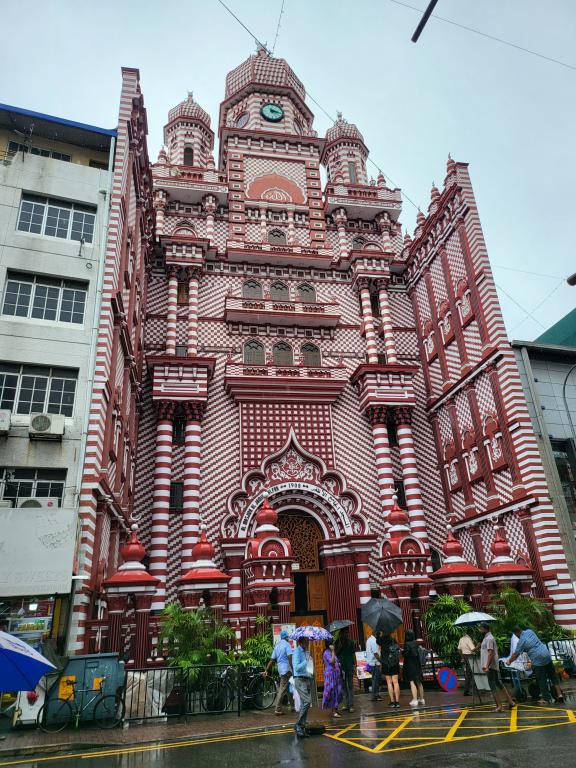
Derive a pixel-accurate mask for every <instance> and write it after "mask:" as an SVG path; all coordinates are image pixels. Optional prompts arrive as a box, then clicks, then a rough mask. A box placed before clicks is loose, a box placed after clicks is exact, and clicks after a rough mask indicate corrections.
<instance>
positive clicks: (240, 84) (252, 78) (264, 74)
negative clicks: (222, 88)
mask: <svg viewBox="0 0 576 768" xmlns="http://www.w3.org/2000/svg"><path fill="white" fill-rule="evenodd" d="M249 84H261V85H272V86H278V87H282V88H293V89H294V90H295V91H296V93H297V94H298V96H300V98H301V99H302V100H304V99H305V97H306V91H305V89H304V85H303V84H302V82H301V81H300V80H299V79H298V78H297V77H296V75H295V74H294V72H293V70H292V69H291V67H289V66H288V64H287V63H286V61H285V60H284V59H275V58H274V57H273V56H271V55H270V54H269V53H268V52H267V51H265V50H264V49H263V48H260V49H259V50H258V53H256V54H254V55H253V56H250V57H249V58H248V59H246V61H244V62H242V64H240V66H238V67H236V69H233V70H232V72H229V73H228V74H227V75H226V98H227V99H229V98H230V97H231V96H233V95H234V94H235V93H238V91H241V90H242V89H243V88H245V87H246V86H247V85H249Z"/></svg>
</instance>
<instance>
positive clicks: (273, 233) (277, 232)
mask: <svg viewBox="0 0 576 768" xmlns="http://www.w3.org/2000/svg"><path fill="white" fill-rule="evenodd" d="M268 242H269V243H270V245H286V244H287V239H286V232H284V230H283V229H278V228H277V227H276V228H275V229H271V230H270V232H268Z"/></svg>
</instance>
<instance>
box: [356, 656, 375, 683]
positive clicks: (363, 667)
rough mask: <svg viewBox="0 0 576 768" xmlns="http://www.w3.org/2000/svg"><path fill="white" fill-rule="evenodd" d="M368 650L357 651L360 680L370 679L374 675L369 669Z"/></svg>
mask: <svg viewBox="0 0 576 768" xmlns="http://www.w3.org/2000/svg"><path fill="white" fill-rule="evenodd" d="M367 666H368V659H367V657H366V651H356V677H357V678H358V680H370V679H371V678H372V675H371V674H370V672H368V670H367Z"/></svg>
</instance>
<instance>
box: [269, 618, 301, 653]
mask: <svg viewBox="0 0 576 768" xmlns="http://www.w3.org/2000/svg"><path fill="white" fill-rule="evenodd" d="M284 631H286V632H288V635H291V634H292V632H295V631H296V624H272V640H273V641H274V645H276V643H278V642H279V641H280V633H281V632H284ZM288 642H289V643H290V646H291V648H292V650H294V648H296V641H295V640H288Z"/></svg>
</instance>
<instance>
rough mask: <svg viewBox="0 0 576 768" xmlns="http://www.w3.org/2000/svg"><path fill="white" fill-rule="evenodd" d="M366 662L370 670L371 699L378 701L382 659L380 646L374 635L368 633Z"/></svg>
mask: <svg viewBox="0 0 576 768" xmlns="http://www.w3.org/2000/svg"><path fill="white" fill-rule="evenodd" d="M366 663H367V664H368V666H369V667H370V669H371V670H372V701H380V696H379V695H378V694H379V692H380V678H381V676H382V661H381V659H380V646H379V645H378V640H377V638H376V635H370V637H369V638H368V641H367V642H366Z"/></svg>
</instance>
